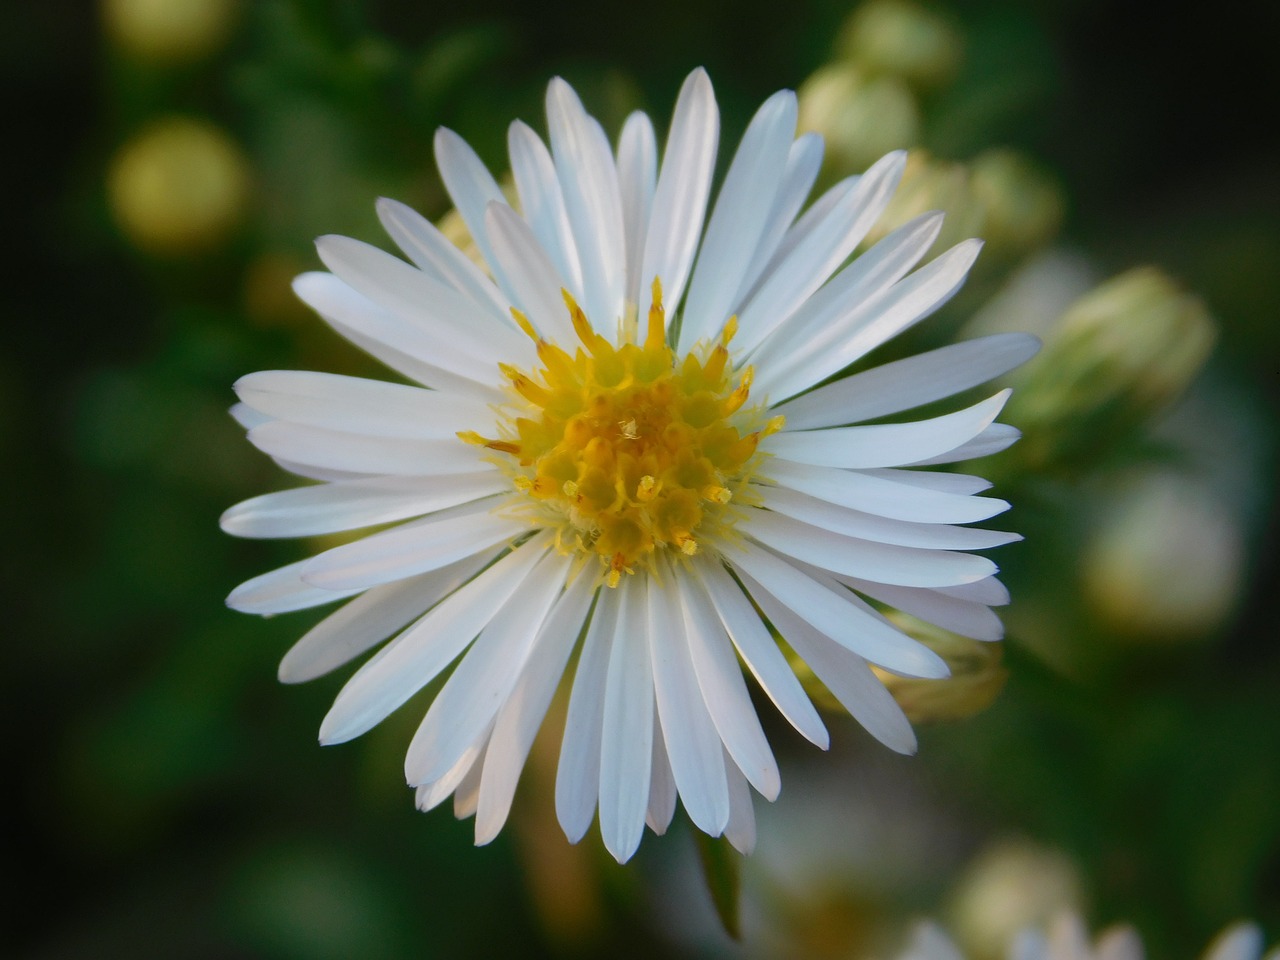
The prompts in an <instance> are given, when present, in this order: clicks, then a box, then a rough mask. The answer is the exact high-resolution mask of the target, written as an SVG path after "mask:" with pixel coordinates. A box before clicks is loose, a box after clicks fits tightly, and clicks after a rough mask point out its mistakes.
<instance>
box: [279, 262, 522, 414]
mask: <svg viewBox="0 0 1280 960" xmlns="http://www.w3.org/2000/svg"><path fill="white" fill-rule="evenodd" d="M293 290H294V293H296V294H297V295H298V297H299V299H301V300H302V301H303V302H304V303H305V304H307V305H308V306H309V307H311V308H312V309H313V310H315V311H316V313H318V314H320V316H321V317H322V318H323V319H324V320H325V322H326V323H328V324H329V325H330V326H331V327H333V328H334V329H335V330H336V331H338V333H340V334H342V336H344V337H346V338H347V339H348V340H350V341H351V342H352V343H354V344H355V345H356V346H358V347H360V348H361V349H362V350H364V351H366V352H367V353H369V354H370V355H371V356H374V357H376V358H377V359H379V360H381V361H382V362H383V363H385V364H386V365H387V366H388V367H390V368H391V369H392V370H396V371H399V372H400V373H403V374H404V375H405V376H407V377H409V378H410V379H413V380H416V381H418V382H419V383H423V384H427V385H429V386H432V387H436V388H438V389H441V390H447V391H449V392H450V393H452V394H454V395H461V396H466V397H473V398H475V399H478V400H480V401H481V402H484V403H495V402H496V403H501V402H503V401H504V400H505V399H506V398H505V396H504V395H503V393H502V392H501V391H500V390H499V389H498V388H497V384H498V379H499V374H498V369H497V366H496V365H495V366H494V368H493V369H492V370H491V371H490V372H489V373H488V374H487V375H486V376H485V377H484V378H483V379H481V380H473V379H471V378H469V377H467V376H465V375H462V374H461V373H459V372H454V371H452V370H447V369H445V367H444V366H442V365H441V364H445V363H446V362H447V358H446V357H444V356H441V354H440V352H439V351H437V350H436V345H435V342H434V341H433V340H431V339H430V338H427V337H423V336H422V335H420V333H419V331H417V330H415V329H413V328H412V327H410V326H409V325H408V324H406V323H405V322H404V321H403V320H400V319H398V318H396V317H394V316H392V315H391V314H390V313H389V312H387V311H386V310H385V309H383V308H382V307H379V306H378V305H377V304H375V303H374V302H373V301H371V300H369V299H368V298H367V297H365V296H362V295H361V294H359V293H357V292H356V291H355V290H352V289H351V287H349V286H347V284H346V283H344V282H343V281H342V280H340V279H339V278H338V277H335V276H334V275H333V274H331V273H319V272H316V273H304V274H302V275H301V276H299V277H296V278H294V281H293ZM512 362H515V361H514V360H513V361H512Z"/></svg>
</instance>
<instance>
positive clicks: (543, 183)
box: [507, 120, 582, 298]
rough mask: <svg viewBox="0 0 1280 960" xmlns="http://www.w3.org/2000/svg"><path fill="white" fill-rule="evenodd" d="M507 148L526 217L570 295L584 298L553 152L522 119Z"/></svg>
mask: <svg viewBox="0 0 1280 960" xmlns="http://www.w3.org/2000/svg"><path fill="white" fill-rule="evenodd" d="M507 149H508V152H509V153H510V155H511V173H512V174H513V176H514V177H515V181H516V189H517V190H518V191H519V193H520V208H521V210H522V211H523V213H524V218H525V220H527V221H528V222H529V226H530V227H531V228H533V234H534V236H535V237H537V238H538V243H539V244H541V246H542V249H543V250H545V251H546V252H547V254H548V255H549V256H550V257H551V260H552V262H553V263H554V264H555V265H556V272H557V273H558V274H559V275H560V276H561V277H562V278H564V281H565V283H566V284H567V285H568V287H569V292H570V293H572V294H573V295H574V297H575V298H581V297H582V264H581V262H580V261H579V259H578V245H577V243H575V242H574V239H573V230H572V228H571V227H570V226H569V214H568V212H567V211H566V210H565V206H564V192H563V191H562V190H561V189H560V181H559V180H558V179H556V166H555V163H554V161H552V159H551V152H550V151H549V150H547V145H546V144H545V143H543V142H542V138H541V137H539V136H538V135H537V134H536V133H534V132H533V130H532V129H531V128H530V127H529V126H528V125H527V124H525V123H522V122H521V121H519V120H517V121H516V122H515V123H513V124H511V126H510V128H508V130H507Z"/></svg>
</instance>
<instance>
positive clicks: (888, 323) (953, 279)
mask: <svg viewBox="0 0 1280 960" xmlns="http://www.w3.org/2000/svg"><path fill="white" fill-rule="evenodd" d="M981 249H982V242H981V241H979V240H965V241H964V242H962V243H959V244H957V245H956V246H954V247H952V248H951V249H950V250H948V251H947V252H946V253H944V254H942V255H941V256H939V257H937V258H935V259H934V260H932V261H930V262H929V263H927V264H925V266H923V267H921V268H920V269H919V270H917V271H915V272H914V273H912V274H910V275H909V276H907V277H906V278H904V279H902V280H899V281H898V282H897V283H895V284H894V285H893V286H892V287H890V288H889V289H888V290H886V291H884V292H883V293H882V294H880V295H879V296H876V297H873V298H871V299H870V300H866V301H862V302H860V303H856V304H853V305H852V307H851V309H850V310H849V311H848V312H847V313H846V314H845V315H844V316H842V317H841V318H840V319H839V320H838V321H836V322H835V323H832V324H831V325H830V326H829V327H828V328H827V333H826V336H825V339H824V340H823V342H822V346H821V348H818V347H817V346H816V345H815V347H814V350H813V352H812V354H811V355H810V356H807V357H806V358H805V359H804V360H803V362H801V361H793V362H791V363H788V364H785V365H779V366H778V367H773V366H770V367H769V368H767V370H762V371H761V376H760V380H759V381H758V387H757V389H758V390H759V393H760V394H763V395H767V396H769V397H771V398H772V399H773V401H774V402H775V403H776V402H778V401H779V400H783V399H785V398H787V397H790V396H793V395H795V394H797V393H799V392H801V391H802V390H806V389H808V388H809V387H811V386H813V385H814V384H816V383H820V382H821V381H823V380H825V379H826V378H827V377H829V376H831V374H833V373H835V372H836V371H838V370H843V369H844V368H845V367H847V366H848V365H849V364H851V363H853V362H854V361H855V360H858V359H859V358H861V357H862V356H864V355H865V354H867V353H868V352H869V351H871V350H873V349H874V348H876V347H878V346H880V344H882V343H884V342H885V341H886V340H889V339H890V338H892V337H894V336H897V335H898V334H899V333H901V332H902V331H903V330H905V329H907V328H908V327H910V326H911V325H912V324H914V323H916V322H917V321H919V320H922V319H923V318H924V317H927V316H928V315H929V314H931V313H933V312H934V311H935V310H937V309H938V308H939V307H941V306H942V305H943V304H944V303H946V302H947V301H948V300H950V299H951V297H952V296H953V295H954V294H955V292H956V291H957V290H959V289H960V287H961V286H962V285H963V284H964V281H965V277H967V276H968V273H969V268H970V267H971V266H973V261H974V260H976V259H977V257H978V251H979V250H981Z"/></svg>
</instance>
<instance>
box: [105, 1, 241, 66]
mask: <svg viewBox="0 0 1280 960" xmlns="http://www.w3.org/2000/svg"><path fill="white" fill-rule="evenodd" d="M239 5H240V4H239V2H238V0H103V4H102V18H103V21H104V24H105V26H106V29H107V32H108V33H109V34H110V36H111V38H112V39H113V40H114V41H115V42H116V44H118V45H119V46H120V47H121V48H122V49H124V50H125V51H127V52H128V53H130V54H132V55H133V56H135V57H137V58H139V59H141V60H148V61H152V62H156V63H190V62H192V61H194V60H199V59H201V58H203V57H206V56H208V55H209V54H211V53H213V52H215V51H216V50H218V49H219V48H220V47H221V46H222V45H223V44H224V43H225V42H226V40H227V38H228V37H229V36H230V35H231V30H232V28H233V27H234V26H235V22H236V15H237V13H238V12H239V11H238V9H237V8H238V7H239Z"/></svg>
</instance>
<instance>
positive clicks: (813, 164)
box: [733, 133, 823, 313]
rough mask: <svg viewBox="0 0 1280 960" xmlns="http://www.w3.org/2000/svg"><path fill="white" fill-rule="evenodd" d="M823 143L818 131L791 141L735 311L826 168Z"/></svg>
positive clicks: (760, 277)
mask: <svg viewBox="0 0 1280 960" xmlns="http://www.w3.org/2000/svg"><path fill="white" fill-rule="evenodd" d="M822 146H823V145H822V137H821V136H820V135H818V134H816V133H804V134H801V135H800V136H799V137H798V138H796V142H795V143H793V144H792V145H791V150H790V151H789V152H788V154H787V165H786V168H785V169H784V170H783V171H782V182H781V183H779V185H778V195H777V196H776V197H774V198H773V207H772V208H771V209H770V210H769V216H768V217H767V218H766V219H765V224H764V228H763V229H762V230H761V231H760V240H759V242H758V243H757V244H756V249H755V252H754V253H753V254H752V255H751V264H750V266H748V267H747V269H746V272H745V273H744V274H743V278H742V283H741V284H740V285H739V287H738V292H737V294H736V295H735V296H734V298H733V305H734V306H733V312H734V313H736V312H737V311H738V308H739V307H740V306H741V304H742V303H744V302H745V301H746V299H747V298H748V297H749V296H750V295H751V294H752V293H754V292H755V291H756V289H758V287H759V285H760V283H761V281H762V280H763V279H764V274H765V267H766V265H768V264H769V263H771V262H772V260H773V257H774V254H775V253H777V251H778V246H779V244H780V243H781V242H782V238H783V237H784V236H786V233H787V229H788V228H789V227H790V226H791V224H792V221H794V220H795V218H796V214H798V213H799V212H800V208H801V207H803V206H804V201H805V199H806V198H807V197H808V196H809V191H810V190H812V189H813V184H814V181H815V180H817V179H818V171H819V170H820V169H822Z"/></svg>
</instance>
